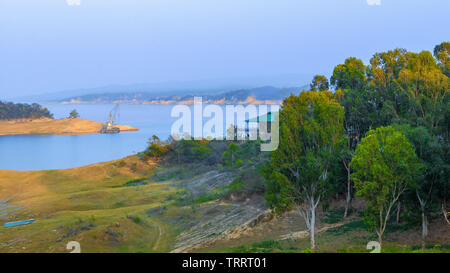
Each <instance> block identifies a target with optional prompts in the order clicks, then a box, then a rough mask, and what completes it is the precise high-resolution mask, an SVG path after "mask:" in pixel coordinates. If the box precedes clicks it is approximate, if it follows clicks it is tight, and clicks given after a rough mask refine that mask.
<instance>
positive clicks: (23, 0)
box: [0, 0, 450, 99]
mask: <svg viewBox="0 0 450 273" xmlns="http://www.w3.org/2000/svg"><path fill="white" fill-rule="evenodd" d="M69 2H72V3H70V4H71V5H69ZM449 14H450V1H449V0H80V5H77V0H0V99H2V98H7V97H15V96H21V95H30V94H40V93H46V92H54V91H60V90H65V89H74V88H84V87H97V86H102V85H109V84H130V83H144V82H147V83H152V82H165V81H191V80H202V79H215V78H233V77H252V76H271V75H281V74H292V73H299V74H300V73H314V74H319V73H322V74H326V75H327V76H329V75H330V73H331V71H332V69H333V67H334V66H335V65H337V64H339V63H341V62H343V61H344V59H345V58H346V57H349V56H356V57H359V58H362V59H363V60H364V61H367V60H368V59H369V58H370V57H371V55H372V54H373V53H375V52H379V51H385V50H388V49H393V48H395V47H403V48H406V49H408V50H413V51H417V50H420V49H427V50H432V49H433V47H434V45H436V44H438V43H440V42H442V41H444V40H447V41H448V40H450V18H449V17H450V16H449Z"/></svg>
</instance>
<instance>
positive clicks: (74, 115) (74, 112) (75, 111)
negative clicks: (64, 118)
mask: <svg viewBox="0 0 450 273" xmlns="http://www.w3.org/2000/svg"><path fill="white" fill-rule="evenodd" d="M79 117H80V114H78V112H77V110H75V109H73V110H72V111H70V113H69V118H79Z"/></svg>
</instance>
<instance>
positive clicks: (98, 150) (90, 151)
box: [0, 104, 176, 170]
mask: <svg viewBox="0 0 450 273" xmlns="http://www.w3.org/2000/svg"><path fill="white" fill-rule="evenodd" d="M43 106H45V107H47V108H48V109H49V110H50V112H52V113H53V114H54V117H55V118H56V119H59V118H65V117H67V116H68V115H69V112H70V111H71V110H72V109H76V110H77V111H78V113H79V114H80V116H81V118H85V119H89V120H94V121H98V122H105V121H106V119H107V117H108V113H109V112H110V111H111V109H112V108H113V107H114V105H112V104H96V105H58V104H52V105H43ZM172 107H173V106H172V105H134V104H122V105H120V109H119V113H120V116H119V119H118V122H117V123H118V124H124V125H130V126H133V127H136V128H139V131H136V132H126V133H120V134H95V135H52V136H39V135H14V136H0V169H6V170H50V169H66V168H74V167H79V166H83V165H88V164H92V163H97V162H102V161H109V160H114V159H119V158H122V157H125V156H128V155H132V154H135V153H137V152H140V151H143V150H144V149H145V147H146V143H147V140H148V138H150V137H151V136H152V135H154V134H155V135H157V136H158V137H160V138H161V139H163V140H165V139H167V137H168V136H169V135H170V129H171V126H172V123H173V122H174V121H175V120H176V118H171V116H170V112H171V109H172Z"/></svg>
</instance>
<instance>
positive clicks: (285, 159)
mask: <svg viewBox="0 0 450 273" xmlns="http://www.w3.org/2000/svg"><path fill="white" fill-rule="evenodd" d="M279 116H280V144H279V147H278V149H277V150H275V151H274V152H272V156H271V162H270V171H268V173H267V174H266V178H268V180H269V181H268V187H267V189H268V193H267V194H266V200H267V201H268V203H269V204H270V205H271V206H272V207H275V208H280V207H281V208H287V207H288V206H289V205H291V206H294V207H295V208H296V210H297V211H298V213H299V214H300V215H301V216H302V217H303V218H304V219H305V222H306V226H307V229H308V230H309V232H310V243H311V249H313V250H314V249H315V222H316V208H317V207H318V205H319V204H320V202H321V201H322V200H323V198H324V196H325V194H326V193H327V192H328V191H327V190H328V189H329V186H330V179H329V172H330V168H329V166H330V160H332V158H334V156H333V155H334V154H335V153H336V152H337V151H336V148H337V145H338V143H340V142H341V141H342V138H343V137H344V136H345V133H344V128H343V119H344V109H343V107H342V106H340V105H339V103H338V102H337V101H336V100H335V99H334V98H333V94H332V93H331V92H329V91H322V92H315V91H304V92H302V93H301V94H300V95H299V96H295V95H291V96H289V97H287V98H286V99H285V100H284V101H283V105H282V108H281V110H280V115H279Z"/></svg>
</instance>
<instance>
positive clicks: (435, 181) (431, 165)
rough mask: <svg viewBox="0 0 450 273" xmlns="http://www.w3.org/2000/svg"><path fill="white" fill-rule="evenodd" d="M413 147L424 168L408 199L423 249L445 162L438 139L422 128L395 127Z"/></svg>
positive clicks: (441, 181) (442, 181) (435, 205)
mask: <svg viewBox="0 0 450 273" xmlns="http://www.w3.org/2000/svg"><path fill="white" fill-rule="evenodd" d="M395 128H397V129H398V130H399V131H401V132H402V133H403V134H404V135H405V136H406V137H407V138H408V140H409V141H410V143H411V144H412V145H413V147H414V149H415V152H416V154H417V156H418V157H419V159H420V161H421V162H422V164H423V166H424V168H423V169H422V172H421V174H420V175H419V176H418V179H417V185H416V188H415V191H412V192H411V194H410V196H411V198H409V199H410V200H414V199H415V201H416V202H410V203H412V204H410V207H411V211H412V212H415V211H418V212H419V215H420V218H421V228H422V246H423V247H425V241H426V237H427V235H428V218H429V215H430V214H431V212H432V211H433V208H439V206H440V204H439V195H438V192H439V191H440V190H441V189H442V184H443V183H445V177H444V176H443V174H444V172H445V162H444V160H443V154H442V145H441V143H440V142H439V139H438V138H437V137H435V136H432V135H430V134H429V132H428V130H427V129H426V128H424V127H411V126H409V125H402V126H398V125H397V126H395Z"/></svg>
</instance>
